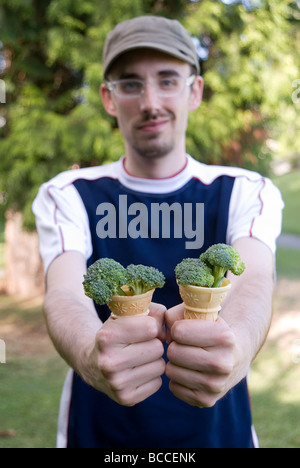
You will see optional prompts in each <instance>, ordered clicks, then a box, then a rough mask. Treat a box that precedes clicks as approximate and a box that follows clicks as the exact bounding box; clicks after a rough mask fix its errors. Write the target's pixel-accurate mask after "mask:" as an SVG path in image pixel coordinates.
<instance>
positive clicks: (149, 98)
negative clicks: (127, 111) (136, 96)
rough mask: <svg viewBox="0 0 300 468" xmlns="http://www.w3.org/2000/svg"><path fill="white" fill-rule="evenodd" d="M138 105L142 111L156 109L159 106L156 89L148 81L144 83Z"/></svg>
mask: <svg viewBox="0 0 300 468" xmlns="http://www.w3.org/2000/svg"><path fill="white" fill-rule="evenodd" d="M140 106H141V110H142V111H143V112H145V111H153V110H157V109H159V107H160V104H159V96H157V91H156V89H155V87H154V86H153V85H152V84H150V83H146V84H145V88H144V92H143V94H142V95H141V98H140Z"/></svg>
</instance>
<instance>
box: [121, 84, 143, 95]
mask: <svg viewBox="0 0 300 468" xmlns="http://www.w3.org/2000/svg"><path fill="white" fill-rule="evenodd" d="M120 86H121V91H122V92H123V93H126V94H131V93H135V92H139V91H140V90H141V83H140V82H138V81H126V82H124V83H121V85H120Z"/></svg>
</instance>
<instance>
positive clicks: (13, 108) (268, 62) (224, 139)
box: [0, 0, 300, 228]
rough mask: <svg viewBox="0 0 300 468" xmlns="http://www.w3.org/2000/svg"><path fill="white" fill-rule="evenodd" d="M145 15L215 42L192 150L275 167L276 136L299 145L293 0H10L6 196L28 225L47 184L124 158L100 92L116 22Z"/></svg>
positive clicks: (4, 15)
mask: <svg viewBox="0 0 300 468" xmlns="http://www.w3.org/2000/svg"><path fill="white" fill-rule="evenodd" d="M225 3H226V2H225ZM227 3H228V2H227ZM141 14H157V15H165V16H168V17H176V18H177V19H179V20H181V21H182V22H183V24H184V25H185V26H186V27H187V28H188V29H189V30H190V31H191V32H192V33H193V34H194V35H195V36H196V37H198V38H200V39H201V40H202V43H205V44H206V46H207V47H208V49H209V51H210V58H209V59H208V61H207V62H205V63H204V64H203V74H204V78H205V82H206V91H205V96H204V102H203V105H202V109H201V110H200V111H198V112H196V113H193V114H192V115H191V118H190V127H189V131H188V138H187V146H188V148H187V149H188V151H189V152H190V153H191V154H192V155H193V156H194V157H196V158H198V159H199V160H201V161H203V162H207V163H217V164H231V165H239V166H244V167H247V168H255V169H257V170H259V171H261V172H264V173H266V172H267V170H268V163H269V160H270V157H271V153H272V151H271V150H272V148H273V146H274V145H273V146H272V145H271V146H270V139H271V138H276V140H278V141H279V142H281V144H282V148H284V147H285V146H287V145H288V140H287V138H288V137H287V136H286V135H289V136H290V137H291V138H293V142H292V145H293V148H295V150H296V149H297V148H298V147H299V132H298V130H299V126H300V124H299V115H297V110H298V109H297V108H296V105H295V104H294V103H293V102H292V100H291V95H292V93H293V91H294V89H293V88H292V83H293V81H294V80H296V79H298V78H299V76H297V74H298V70H299V61H300V54H299V50H300V44H299V43H300V36H299V31H298V30H297V26H298V25H299V8H298V7H297V6H296V4H295V2H294V0H261V7H260V8H257V9H246V8H244V6H242V5H241V4H236V5H231V6H229V5H225V4H224V3H222V2H221V1H218V0H199V1H187V0H172V1H171V0H101V1H98V0H85V1H84V2H82V1H80V0H72V1H71V0H44V1H43V2H41V1H39V0H2V2H1V5H0V25H1V29H0V31H1V33H0V34H1V41H2V43H3V45H4V46H3V51H2V52H3V54H4V56H5V58H6V64H7V68H6V70H5V71H4V74H3V77H1V78H3V79H4V81H5V85H6V90H7V99H6V100H7V104H5V105H4V104H2V105H1V107H0V118H2V121H3V118H5V119H6V122H7V123H6V125H5V126H3V127H2V128H0V153H1V158H0V194H1V193H2V195H1V198H2V199H5V202H6V207H7V208H8V207H10V208H15V209H21V210H22V211H23V213H24V214H25V221H26V225H27V227H31V228H32V227H33V226H34V221H33V216H32V214H31V203H32V200H33V198H34V196H35V195H36V193H37V190H38V187H39V186H40V185H41V184H42V183H43V182H45V181H46V180H48V179H49V178H51V177H52V176H54V175H56V174H57V173H58V172H61V171H63V170H66V169H69V168H72V167H78V166H79V167H84V166H91V165H98V164H105V163H108V162H110V161H114V160H117V159H119V157H120V155H122V153H123V151H124V146H123V141H122V137H121V135H120V133H119V131H118V129H117V125H116V122H115V120H114V119H111V118H108V116H107V115H106V113H105V111H104V109H103V108H102V106H101V102H100V98H99V93H98V89H99V85H100V83H101V80H102V66H101V54H102V49H103V44H104V40H105V36H106V34H107V33H108V32H109V31H110V29H111V28H112V27H113V26H115V25H116V24H117V23H118V22H119V21H122V20H126V19H129V18H132V17H134V16H137V15H141ZM298 29H299V28H298ZM285 116H286V118H285ZM0 120H1V119H0ZM291 123H292V128H290V127H291V125H290V124H291ZM287 129H289V133H288V134H287V133H286V132H285V130H287ZM283 134H284V135H285V136H284V137H282V135H283ZM297 141H298V143H297ZM3 194H5V196H3Z"/></svg>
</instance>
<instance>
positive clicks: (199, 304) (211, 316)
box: [179, 279, 231, 322]
mask: <svg viewBox="0 0 300 468" xmlns="http://www.w3.org/2000/svg"><path fill="white" fill-rule="evenodd" d="M230 288H231V284H230V281H229V280H227V279H224V281H223V283H222V287H221V288H201V287H198V286H182V285H180V284H179V290H180V295H181V297H182V300H183V302H184V318H185V319H201V320H209V321H212V322H213V321H214V322H215V321H216V320H217V319H218V315H219V312H220V310H221V308H222V307H221V304H222V302H223V301H224V299H225V298H226V296H227V293H228V291H229V290H230Z"/></svg>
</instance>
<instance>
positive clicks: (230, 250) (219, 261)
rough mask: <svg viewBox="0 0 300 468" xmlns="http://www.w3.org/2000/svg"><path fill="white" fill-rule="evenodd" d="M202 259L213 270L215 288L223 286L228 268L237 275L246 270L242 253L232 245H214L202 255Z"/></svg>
mask: <svg viewBox="0 0 300 468" xmlns="http://www.w3.org/2000/svg"><path fill="white" fill-rule="evenodd" d="M200 259H201V260H202V261H203V262H204V263H206V264H207V265H208V266H209V267H211V268H212V270H213V275H214V278H215V280H214V284H213V288H219V287H220V286H221V284H222V282H223V280H224V278H225V275H226V272H227V271H228V270H230V271H231V272H232V273H233V274H234V275H237V276H239V275H241V274H242V273H243V272H244V271H245V264H244V263H243V261H242V259H241V257H240V254H239V253H238V251H237V250H236V249H235V248H234V247H232V246H230V245H226V244H216V245H212V246H211V247H210V248H209V249H208V250H207V251H206V252H205V253H204V254H202V255H201V256H200Z"/></svg>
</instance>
